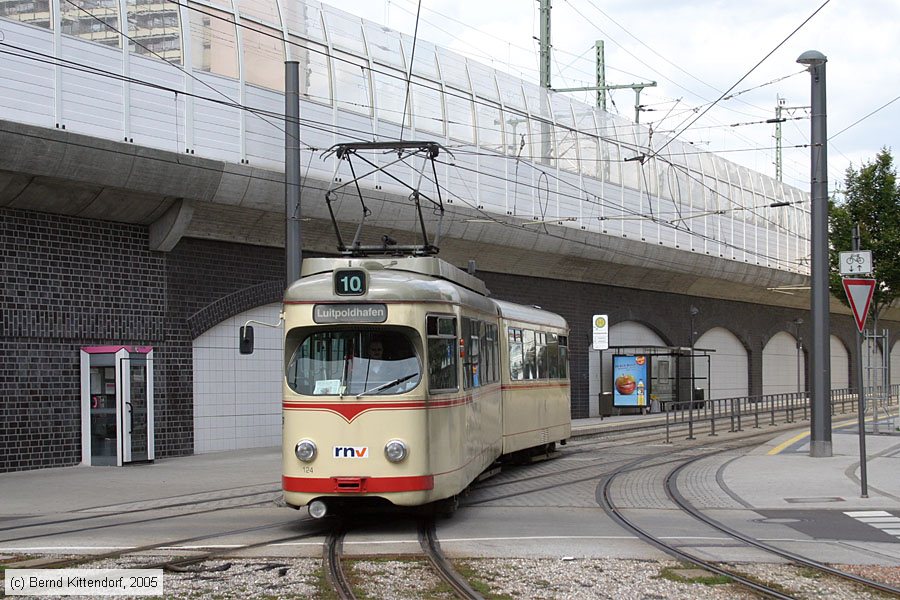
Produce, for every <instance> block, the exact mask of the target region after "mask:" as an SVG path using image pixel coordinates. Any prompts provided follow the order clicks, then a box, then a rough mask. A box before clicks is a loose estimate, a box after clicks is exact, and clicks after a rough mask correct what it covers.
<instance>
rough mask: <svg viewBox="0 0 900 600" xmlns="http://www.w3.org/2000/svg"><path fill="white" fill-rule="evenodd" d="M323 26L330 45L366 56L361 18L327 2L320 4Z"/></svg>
mask: <svg viewBox="0 0 900 600" xmlns="http://www.w3.org/2000/svg"><path fill="white" fill-rule="evenodd" d="M322 8H323V13H324V14H325V27H326V31H327V33H328V40H329V41H330V42H331V45H332V47H334V48H340V49H341V50H348V51H350V52H353V53H354V54H357V55H358V56H366V54H367V53H366V47H365V44H364V43H363V35H362V19H360V18H359V17H355V16H353V15H350V14H347V13H345V12H343V11H340V10H338V9H336V8H331V7H330V6H328V5H327V4H325V5H323V6H322Z"/></svg>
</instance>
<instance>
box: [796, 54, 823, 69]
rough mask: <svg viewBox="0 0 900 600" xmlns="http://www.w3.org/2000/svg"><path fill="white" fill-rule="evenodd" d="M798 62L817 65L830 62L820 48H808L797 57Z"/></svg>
mask: <svg viewBox="0 0 900 600" xmlns="http://www.w3.org/2000/svg"><path fill="white" fill-rule="evenodd" d="M797 62H798V63H800V64H801V65H807V66H809V67H815V66H817V65H821V64H825V63H826V62H828V59H827V58H826V57H825V55H824V54H822V53H821V52H819V51H818V50H807V51H806V52H804V53H803V54H801V55H800V56H799V57H798V58H797Z"/></svg>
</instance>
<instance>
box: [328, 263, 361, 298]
mask: <svg viewBox="0 0 900 600" xmlns="http://www.w3.org/2000/svg"><path fill="white" fill-rule="evenodd" d="M334 293H335V294H337V295H338V296H362V295H363V294H365V293H366V272H365V271H362V270H359V269H353V270H344V271H335V273H334Z"/></svg>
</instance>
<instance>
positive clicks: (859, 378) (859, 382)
mask: <svg viewBox="0 0 900 600" xmlns="http://www.w3.org/2000/svg"><path fill="white" fill-rule="evenodd" d="M853 250H859V225H855V226H854V227H853ZM868 308H869V306H868V304H866V306H865V309H864V310H868ZM865 319H866V314H865V313H863V314H862V319H860V320H862V322H863V323H865ZM862 364H863V361H862V331H861V328H860V327H857V328H856V387H857V389H858V390H859V405H858V406H857V408H856V412H857V421H858V423H859V424H858V427H859V486H860V493H859V495H860V498H868V497H869V483H868V478H867V477H866V415H865V412H866V394H865V390H864V389H863V372H862ZM876 418H877V415H876Z"/></svg>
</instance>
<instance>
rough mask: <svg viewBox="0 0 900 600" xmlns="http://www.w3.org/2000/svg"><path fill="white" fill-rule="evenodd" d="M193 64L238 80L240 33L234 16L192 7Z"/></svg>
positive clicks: (205, 8) (206, 8)
mask: <svg viewBox="0 0 900 600" xmlns="http://www.w3.org/2000/svg"><path fill="white" fill-rule="evenodd" d="M190 15H191V65H192V66H193V68H194V69H195V70H197V71H206V72H207V73H215V74H216V75H223V76H225V77H231V78H233V79H237V76H238V56H237V32H236V30H235V24H234V17H233V16H231V15H229V14H227V13H224V12H221V11H218V10H215V9H212V8H209V7H206V6H203V7H201V6H200V5H197V4H194V5H192V9H191V11H190Z"/></svg>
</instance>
